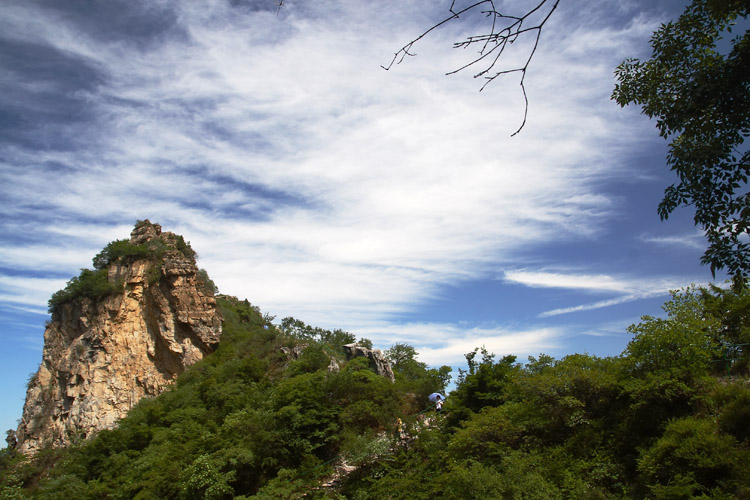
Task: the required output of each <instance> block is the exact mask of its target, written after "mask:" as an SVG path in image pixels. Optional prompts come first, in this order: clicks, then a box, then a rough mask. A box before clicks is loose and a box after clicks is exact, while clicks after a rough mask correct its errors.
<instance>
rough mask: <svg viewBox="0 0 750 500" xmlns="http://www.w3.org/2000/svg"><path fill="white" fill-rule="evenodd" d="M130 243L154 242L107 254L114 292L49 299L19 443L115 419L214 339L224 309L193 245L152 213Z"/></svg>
mask: <svg viewBox="0 0 750 500" xmlns="http://www.w3.org/2000/svg"><path fill="white" fill-rule="evenodd" d="M128 243H129V244H130V246H128V247H127V248H135V247H138V249H140V250H143V249H146V248H148V249H152V251H151V253H150V254H148V255H145V254H143V252H141V253H137V252H136V253H133V254H129V255H117V256H116V257H115V258H113V260H112V262H108V261H107V262H105V267H106V272H107V280H108V282H109V283H110V284H115V283H116V284H117V286H118V287H120V288H117V289H116V290H117V291H115V292H113V293H110V294H108V295H106V296H104V297H99V298H91V297H88V296H80V297H74V298H72V299H71V300H67V301H65V302H63V303H60V304H56V305H54V307H53V308H52V320H51V321H50V322H49V323H48V325H47V328H46V330H45V332H44V351H43V357H42V363H41V365H40V367H39V370H38V372H37V373H36V374H35V375H34V376H33V377H32V379H31V380H30V382H29V386H28V391H27V394H26V403H25V406H24V411H23V418H22V419H21V423H20V426H19V428H18V430H17V433H16V434H17V438H18V445H17V447H18V449H19V450H20V451H21V452H23V453H26V454H33V453H35V452H36V451H37V450H38V449H39V448H40V447H41V446H45V445H52V446H54V447H60V446H66V445H68V444H70V443H72V442H74V441H76V440H78V439H83V438H86V437H87V436H90V435H91V434H92V433H95V432H96V431H98V430H101V429H108V428H112V427H114V426H115V425H116V423H117V421H118V420H119V419H120V418H122V417H123V416H125V414H126V413H127V412H128V411H129V410H130V409H131V408H132V407H133V406H134V405H135V404H136V403H137V402H138V401H139V400H140V399H141V398H143V397H144V396H155V395H157V394H159V393H160V392H161V391H162V390H164V388H165V387H166V386H167V385H169V384H170V382H171V381H172V380H173V379H174V378H175V377H176V376H177V375H179V374H180V373H182V372H183V371H184V369H185V368H186V367H187V366H189V365H192V364H193V363H195V362H197V361H199V360H201V359H202V358H203V357H204V356H205V355H207V354H209V353H210V352H212V351H213V350H214V349H215V348H216V347H217V345H218V342H219V338H220V336H221V318H220V315H219V312H218V310H217V307H216V300H215V299H214V297H213V291H212V290H210V289H207V288H208V287H206V286H204V283H203V282H202V281H201V274H200V273H199V271H198V268H197V267H196V263H195V258H194V252H193V251H192V249H191V248H190V247H189V245H187V244H186V243H185V242H184V240H183V239H182V237H181V236H177V235H175V234H173V233H170V232H162V231H161V227H160V226H159V225H158V224H151V223H150V222H149V221H141V222H139V223H138V224H136V228H135V229H134V230H133V232H132V233H131V238H130V241H129V242H128ZM123 244H124V245H127V243H126V242H123ZM153 249H156V250H153ZM144 251H145V250H144ZM98 257H99V256H97V258H98ZM95 263H96V261H95Z"/></svg>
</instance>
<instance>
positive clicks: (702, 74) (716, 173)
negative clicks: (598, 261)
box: [612, 0, 750, 280]
mask: <svg viewBox="0 0 750 500" xmlns="http://www.w3.org/2000/svg"><path fill="white" fill-rule="evenodd" d="M748 14H750V2H748V1H747V0H692V2H691V3H690V4H689V5H688V6H687V8H686V10H685V12H684V13H683V14H682V15H681V16H680V18H679V19H678V20H677V21H675V22H669V23H667V24H663V25H662V26H661V27H660V28H659V29H658V30H657V31H656V32H655V33H654V35H653V37H652V38H651V47H652V49H653V52H652V55H651V59H649V60H647V61H641V60H638V59H628V60H626V61H624V62H623V63H622V64H620V66H618V68H617V70H616V71H615V76H616V77H617V80H618V81H619V83H618V84H617V85H616V86H615V89H614V92H613V94H612V98H613V99H614V100H615V101H616V102H617V103H618V104H620V105H621V106H625V105H628V104H635V105H637V106H640V107H641V108H642V112H643V113H644V114H645V115H647V116H648V117H650V118H655V119H656V127H657V128H658V129H659V133H660V134H661V136H662V137H664V138H665V139H667V140H669V141H670V144H669V154H668V156H667V164H668V165H669V167H670V168H671V169H672V170H673V171H674V172H675V173H676V174H677V177H678V181H677V182H676V183H675V184H673V185H671V186H669V187H668V188H667V189H666V190H665V192H664V199H663V200H662V201H661V203H660V204H659V209H658V212H659V215H660V216H661V218H662V219H666V218H668V217H669V215H670V214H671V213H672V212H673V211H674V210H675V209H676V208H677V207H679V206H693V207H694V208H695V216H694V220H695V224H696V225H697V226H699V227H701V228H702V229H703V230H704V231H705V234H706V238H707V240H708V248H707V250H706V252H705V253H704V254H703V257H702V258H701V263H703V264H708V265H709V266H710V268H711V272H712V273H715V272H716V270H719V269H724V268H726V270H727V271H728V272H729V274H730V275H732V276H736V277H738V278H739V279H740V280H744V279H745V278H747V276H748V275H749V274H750V241H748V237H749V236H750V193H749V192H748V173H749V171H750V151H749V150H748V148H747V146H746V144H745V140H746V139H747V137H748V135H749V134H750V34H749V33H748V31H747V29H746V28H747V18H748ZM738 21H739V27H740V29H738V24H737V22H738ZM742 28H745V29H742Z"/></svg>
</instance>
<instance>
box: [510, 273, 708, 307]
mask: <svg viewBox="0 0 750 500" xmlns="http://www.w3.org/2000/svg"><path fill="white" fill-rule="evenodd" d="M504 281H506V282H508V283H515V284H519V285H524V286H529V287H535V288H562V289H567V290H580V291H584V292H589V293H607V294H618V296H617V297H613V298H609V299H605V300H600V301H597V302H592V303H588V304H580V305H576V306H571V307H563V308H559V309H553V310H549V311H544V312H542V313H541V314H539V317H541V318H546V317H550V316H558V315H561V314H568V313H573V312H581V311H590V310H594V309H601V308H603V307H610V306H615V305H619V304H624V303H627V302H633V301H635V300H642V299H647V298H651V297H658V296H662V295H664V296H666V295H668V294H669V292H670V291H671V290H677V289H680V288H684V287H686V286H689V285H691V284H692V283H694V282H695V281H691V280H689V279H688V278H684V277H672V278H669V277H667V278H665V277H656V278H625V277H615V276H609V275H604V274H599V275H590V274H572V273H560V272H547V271H526V270H511V271H505V275H504Z"/></svg>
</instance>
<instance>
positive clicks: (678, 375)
mask: <svg viewBox="0 0 750 500" xmlns="http://www.w3.org/2000/svg"><path fill="white" fill-rule="evenodd" d="M219 302H220V305H221V307H222V310H223V313H224V317H225V323H224V334H223V338H222V342H221V344H220V346H219V349H218V350H217V351H216V352H215V353H214V354H212V355H210V356H208V357H207V358H206V359H205V360H204V361H202V362H200V363H198V364H196V365H194V366H193V367H192V368H190V369H188V370H187V371H186V372H185V373H184V374H183V375H182V376H181V377H180V378H179V379H178V380H177V383H176V384H175V385H174V387H173V388H171V389H170V390H168V391H166V392H165V393H163V394H162V395H161V396H159V397H157V398H154V399H147V400H143V401H142V402H141V403H140V404H139V405H138V406H137V407H136V408H135V409H134V410H133V411H131V413H130V415H129V416H128V417H127V418H126V419H124V420H123V421H122V422H121V424H120V425H119V427H118V428H117V429H114V430H111V431H103V432H101V433H99V435H98V436H97V437H96V438H94V439H91V440H88V441H85V442H82V443H80V444H78V445H76V446H73V447H71V448H70V449H68V450H64V451H62V450H47V451H44V452H41V453H39V454H38V455H37V456H36V457H35V458H34V459H33V460H26V459H24V458H23V457H21V456H18V455H17V454H15V453H14V452H13V451H11V450H6V451H5V452H4V453H3V454H2V455H1V456H0V474H1V475H2V478H3V479H2V486H1V487H2V490H0V491H1V492H2V493H1V494H0V497H2V498H8V499H10V498H36V499H52V498H77V499H78V498H80V499H88V498H90V499H131V498H137V499H145V498H159V499H229V498H278V499H288V498H301V497H302V496H304V497H305V498H353V499H361V500H364V499H370V498H372V499H376V498H377V499H382V498H389V499H432V498H441V499H472V498H477V499H488V498H513V499H515V498H524V499H535V498H539V499H550V498H551V499H555V498H560V499H562V498H570V499H579V498H592V499H606V498H664V499H666V498H748V497H750V470H749V469H748V468H747V467H746V464H747V463H748V461H749V460H750V426H749V425H748V422H750V385H748V354H747V352H748V349H747V348H748V345H750V321H749V320H750V293H748V292H747V291H746V290H741V291H737V290H724V289H720V288H716V287H711V288H709V289H700V288H690V289H688V290H684V291H682V292H676V293H674V294H673V297H672V300H670V301H669V302H668V303H667V304H666V305H665V311H666V313H667V316H666V318H652V317H644V318H643V319H642V321H641V322H640V323H639V324H637V325H633V326H632V327H630V333H631V334H632V335H633V339H632V341H631V342H630V344H629V345H628V347H627V349H626V350H625V352H623V353H622V355H620V356H618V357H613V358H598V357H595V356H590V355H585V354H574V355H570V356H566V357H564V358H562V359H560V360H555V359H553V358H551V357H550V356H546V355H543V354H542V355H539V356H538V357H531V358H529V360H528V362H527V363H525V364H520V363H518V362H516V359H515V357H514V356H504V357H502V358H500V359H496V357H495V356H494V355H493V354H492V353H489V352H487V351H486V350H485V349H476V350H474V351H473V352H471V353H468V354H467V356H466V358H467V362H468V367H467V369H466V370H465V371H463V370H462V371H461V372H460V374H459V377H458V381H457V384H456V388H455V390H453V391H452V392H451V393H450V395H449V397H448V399H447V402H446V405H445V407H444V409H443V412H442V413H441V414H436V413H435V412H434V410H431V409H430V408H429V407H430V405H431V403H429V401H428V399H427V396H428V395H429V393H431V392H433V391H438V390H442V389H443V387H444V384H445V383H446V382H447V380H448V373H449V369H448V368H447V367H443V368H442V369H440V370H435V369H428V368H427V367H426V366H425V365H424V364H422V363H419V362H418V361H416V359H415V357H416V351H415V350H414V349H413V348H412V347H411V346H408V345H407V344H397V345H395V346H393V347H392V348H391V349H389V350H388V351H387V356H388V357H389V359H390V360H391V361H392V363H393V367H394V371H395V374H396V382H395V383H391V381H390V380H388V379H386V378H384V377H381V376H378V375H376V374H375V373H374V372H373V371H372V370H371V368H370V366H369V363H368V362H367V360H366V359H364V358H355V359H354V360H352V361H349V362H348V363H347V362H344V360H343V359H344V358H343V357H342V355H341V346H342V345H343V344H345V343H348V342H351V341H353V340H354V336H353V335H351V334H349V333H347V332H343V331H340V330H336V331H329V330H324V329H320V328H313V327H310V326H308V325H305V324H304V323H303V322H300V321H298V320H294V319H291V318H287V319H285V320H283V321H282V323H281V326H280V327H276V326H274V325H272V324H271V323H270V321H271V319H272V318H269V317H267V316H266V317H264V316H262V315H261V314H260V313H259V311H258V310H257V309H256V308H254V307H253V306H251V305H250V304H249V303H248V302H247V301H244V302H243V301H237V300H236V299H230V298H220V299H219ZM364 341H365V342H366V339H364ZM301 344H304V345H306V347H305V348H304V349H298V352H300V351H301V354H300V355H299V357H298V358H297V359H294V356H291V355H290V354H289V352H288V351H287V350H285V349H283V348H289V349H291V348H293V347H295V346H299V345H301ZM332 359H334V360H338V362H339V364H340V370H339V371H338V372H332V371H329V370H328V367H329V364H330V363H331V360H332ZM425 410H427V411H426V412H425ZM425 417H428V418H427V420H425ZM398 419H401V420H402V421H403V423H404V426H405V430H406V432H408V434H409V437H408V438H407V439H401V440H399V439H397V438H396V436H395V435H394V434H395V430H396V425H397V422H398ZM342 460H346V461H347V462H348V463H349V464H350V465H353V466H356V467H357V468H356V469H355V470H353V471H352V472H350V473H349V474H348V475H344V476H343V477H341V478H340V480H339V481H338V483H337V484H336V485H335V486H334V487H329V488H323V487H321V483H322V482H323V480H324V479H325V478H328V477H330V476H331V474H332V471H333V469H332V467H333V466H334V465H335V464H337V463H339V462H340V461H342ZM52 464H54V466H52Z"/></svg>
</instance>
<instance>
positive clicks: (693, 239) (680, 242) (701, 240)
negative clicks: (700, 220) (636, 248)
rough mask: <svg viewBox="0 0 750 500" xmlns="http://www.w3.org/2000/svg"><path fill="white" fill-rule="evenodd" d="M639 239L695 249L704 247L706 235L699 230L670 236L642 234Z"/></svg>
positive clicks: (662, 244) (655, 243)
mask: <svg viewBox="0 0 750 500" xmlns="http://www.w3.org/2000/svg"><path fill="white" fill-rule="evenodd" d="M641 240H642V241H643V242H644V243H651V244H654V245H659V246H666V247H682V248H686V247H687V248H694V249H697V250H703V249H705V248H706V237H705V235H703V233H701V232H700V231H695V232H692V233H688V234H680V235H670V236H653V235H642V236H641Z"/></svg>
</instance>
